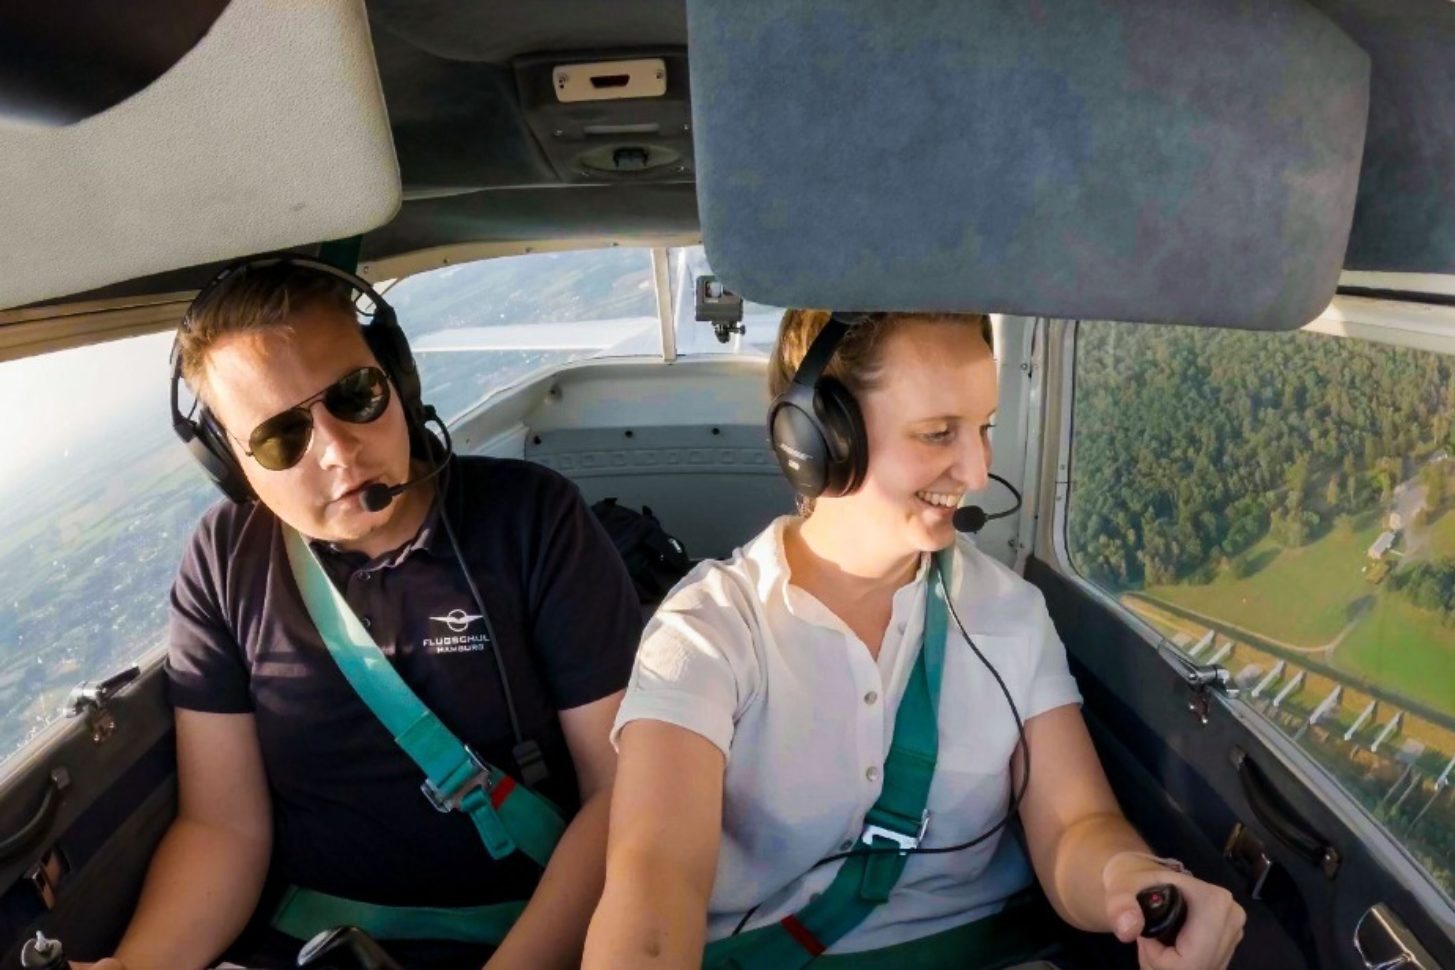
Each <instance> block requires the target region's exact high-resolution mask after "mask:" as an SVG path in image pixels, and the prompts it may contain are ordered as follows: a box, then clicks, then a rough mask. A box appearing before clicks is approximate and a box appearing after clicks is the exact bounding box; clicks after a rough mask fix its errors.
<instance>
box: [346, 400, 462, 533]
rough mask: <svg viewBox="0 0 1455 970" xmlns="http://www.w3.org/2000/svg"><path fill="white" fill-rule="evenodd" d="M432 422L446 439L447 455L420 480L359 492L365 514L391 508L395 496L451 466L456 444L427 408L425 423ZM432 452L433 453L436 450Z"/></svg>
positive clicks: (381, 485) (379, 486) (442, 423)
mask: <svg viewBox="0 0 1455 970" xmlns="http://www.w3.org/2000/svg"><path fill="white" fill-rule="evenodd" d="M430 421H434V422H435V423H437V424H438V425H439V427H440V433H441V434H442V435H443V436H444V439H445V453H444V454H443V455H441V456H440V460H439V461H437V462H435V466H434V467H433V468H431V469H430V470H429V471H427V472H425V473H424V474H423V475H420V476H419V477H418V478H411V479H410V480H409V481H407V482H404V483H402V484H399V485H385V484H384V483H383V482H375V483H374V484H372V485H367V486H365V487H364V489H363V491H361V492H359V504H360V505H362V506H363V507H364V511H365V512H382V511H384V510H385V509H387V508H388V507H389V503H390V502H392V501H394V498H395V496H397V495H398V494H399V493H400V492H402V491H404V490H405V489H406V488H412V487H414V486H415V485H418V484H419V483H420V482H427V481H429V480H430V479H431V478H434V477H435V476H436V475H438V474H439V473H440V472H441V471H443V470H444V467H445V465H447V464H449V461H450V456H451V455H453V454H454V453H455V445H454V442H452V441H450V431H449V429H448V428H446V427H445V423H444V422H443V421H441V420H440V419H439V418H438V417H437V416H436V415H435V413H434V408H432V407H426V408H425V423H426V424H427V423H429V422H430ZM425 437H428V435H426V436H425ZM430 450H431V451H433V450H434V449H430Z"/></svg>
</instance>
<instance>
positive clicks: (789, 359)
mask: <svg viewBox="0 0 1455 970" xmlns="http://www.w3.org/2000/svg"><path fill="white" fill-rule="evenodd" d="M832 316H833V312H832V311H830V310H788V311H786V312H785V313H784V314H783V322H782V324H781V325H780V326H779V327H778V340H777V341H776V342H775V343H774V344H773V354H772V356H771V357H769V359H768V390H769V392H770V393H771V394H772V396H773V397H774V398H777V397H778V396H779V395H780V394H782V393H783V392H784V391H786V390H788V385H789V384H791V383H793V375H794V374H795V373H797V372H798V365H799V364H800V363H802V362H803V358H804V355H806V354H807V353H808V348H809V347H810V346H812V345H813V342H814V340H815V339H816V338H817V337H818V335H819V333H820V332H821V331H822V330H823V328H824V327H825V326H826V325H827V324H828V322H829V318H830V317H832ZM910 323H954V324H962V325H964V326H970V327H975V328H977V331H978V332H979V334H980V336H981V339H983V340H984V341H985V346H986V347H989V348H991V350H992V351H993V350H994V348H995V344H994V343H993V338H992V336H991V327H990V317H988V316H986V315H985V314H983V313H916V312H913V311H901V312H894V313H871V314H868V315H867V316H865V317H864V318H863V319H862V321H861V322H859V323H856V324H855V325H854V326H852V327H850V328H849V330H848V332H847V333H845V334H844V338H843V339H842V340H841V341H839V346H838V347H837V349H835V351H834V356H833V358H832V359H830V361H829V363H828V366H827V367H826V368H824V372H823V376H824V377H832V378H834V379H835V380H837V381H838V382H839V383H841V384H843V385H844V386H845V387H846V388H848V389H849V392H850V393H852V394H853V395H854V396H855V397H856V398H857V397H860V396H862V395H863V394H864V393H865V392H866V391H872V390H874V389H875V388H876V387H878V386H879V384H880V382H881V381H882V380H883V378H884V344H885V341H886V340H887V339H888V338H889V335H890V334H892V333H894V332H895V331H896V330H898V329H899V328H900V327H903V326H904V325H906V324H910ZM813 505H814V502H813V499H811V498H804V497H803V496H801V495H800V496H798V512H799V514H800V515H803V516H808V515H811V514H812V513H813Z"/></svg>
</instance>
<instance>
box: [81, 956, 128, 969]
mask: <svg viewBox="0 0 1455 970" xmlns="http://www.w3.org/2000/svg"><path fill="white" fill-rule="evenodd" d="M71 970H126V964H124V963H122V962H121V961H120V960H118V959H116V958H115V957H106V958H105V959H103V960H98V961H96V962H95V963H77V962H76V961H75V960H72V961H71Z"/></svg>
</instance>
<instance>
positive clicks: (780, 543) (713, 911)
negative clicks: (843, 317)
mask: <svg viewBox="0 0 1455 970" xmlns="http://www.w3.org/2000/svg"><path fill="white" fill-rule="evenodd" d="M829 320H830V315H829V313H827V312H826V311H813V310H793V311H789V312H788V313H787V314H786V315H785V316H784V321H783V327H782V330H781V332H780V334H779V339H778V343H777V346H776V348H775V350H774V355H773V360H772V363H771V371H770V373H771V377H770V381H771V385H772V391H773V393H774V394H775V396H779V400H780V401H782V400H784V398H783V397H781V396H782V395H784V394H785V392H786V391H789V390H790V388H791V382H792V380H793V377H794V375H795V372H796V371H798V370H799V367H800V362H803V361H804V359H805V356H806V355H808V356H809V358H810V360H811V361H813V362H814V363H812V364H805V366H804V371H816V370H818V369H819V368H820V365H821V364H822V361H823V359H824V358H825V356H826V355H828V354H831V355H832V356H831V357H829V358H828V364H827V368H826V369H825V370H823V379H821V380H815V377H816V375H815V374H807V375H805V374H799V377H798V383H799V384H816V385H817V386H818V393H819V395H820V397H821V398H824V397H827V398H828V399H829V400H828V401H827V402H825V404H824V407H825V408H826V410H825V411H824V412H823V413H824V415H825V418H824V420H826V421H827V422H828V424H829V425H830V428H829V433H828V435H827V437H828V439H829V451H830V452H831V456H830V457H831V465H832V468H831V469H830V474H829V475H828V476H827V478H828V482H827V490H826V491H824V493H823V495H822V497H820V498H817V500H813V501H807V502H804V501H802V500H801V501H800V505H801V511H802V512H803V513H804V514H803V515H802V516H801V517H784V518H781V519H779V520H777V521H775V522H774V523H773V524H772V525H771V526H769V528H768V529H767V530H765V531H764V532H763V533H762V534H761V535H759V536H758V537H757V538H756V539H754V540H752V541H751V542H750V543H748V544H747V545H746V546H745V547H743V548H742V549H739V550H737V551H736V552H735V554H734V555H733V556H732V557H731V558H730V559H729V560H727V561H726V562H721V563H719V562H710V563H704V564H702V565H701V566H700V567H698V569H697V570H695V571H694V572H693V573H692V575H690V576H689V577H688V578H687V579H686V580H684V582H683V583H682V584H681V585H680V586H678V588H677V589H676V590H675V591H674V593H673V594H672V595H671V596H670V597H669V598H668V599H667V601H666V602H665V603H664V604H663V606H662V608H661V609H660V610H659V611H658V613H657V615H656V617H655V618H654V619H653V620H652V622H651V624H650V625H649V626H648V628H647V631H646V633H645V634H644V637H643V642H642V647H641V650H640V651H639V653H638V656H637V662H636V670H635V672H634V674H633V677H632V683H631V685H630V687H629V688H628V691H627V696H626V699H625V701H624V702H623V704H622V707H621V711H620V713H619V714H618V716H617V720H616V729H615V734H614V735H613V737H614V740H615V741H616V743H617V745H618V747H619V751H620V761H619V767H618V784H617V787H616V792H615V795H614V798H613V805H612V813H611V836H610V843H609V848H608V857H607V883H606V890H605V892H604V894H603V897H602V900H601V903H600V905H599V907H598V908H597V911H596V914H595V916H594V917H593V919H592V925H591V931H590V934H589V937H588V941H587V951H586V965H587V966H588V967H624V966H631V967H638V966H652V967H689V966H697V965H698V964H699V963H700V962H702V961H703V960H704V952H703V948H704V943H705V942H708V943H710V945H708V946H707V952H706V965H708V966H720V967H742V968H748V967H755V966H773V967H778V966H804V965H807V964H808V963H810V962H812V961H814V959H815V958H816V957H818V958H819V960H820V961H821V962H823V963H825V964H826V965H833V964H835V963H838V964H842V965H845V966H849V965H855V966H877V965H881V964H882V965H886V966H887V965H894V966H904V965H907V964H910V965H914V966H925V967H928V966H938V965H940V961H939V959H938V953H940V952H944V953H947V954H949V955H950V958H951V959H953V961H954V965H955V966H967V965H972V966H1000V965H1004V964H1006V963H1009V962H1016V961H1018V960H1021V959H1026V958H1028V957H1029V956H1031V955H1034V951H1035V950H1036V949H1037V944H1038V943H1040V944H1044V942H1045V941H1046V940H1047V939H1048V938H1050V937H1052V936H1054V927H1055V921H1054V920H1053V919H1050V918H1049V916H1048V915H1047V916H1046V917H1045V918H1040V919H1038V918H1036V916H1037V915H1038V912H1039V911H1038V909H1037V907H1036V905H1035V904H1034V903H1022V902H1021V899H1022V898H1023V897H1025V896H1026V895H1028V894H1027V893H1026V892H1025V890H1027V889H1028V888H1029V887H1031V886H1032V873H1031V868H1030V867H1034V876H1035V878H1036V879H1038V880H1039V882H1040V887H1041V889H1042V890H1043V891H1044V894H1045V897H1046V899H1048V900H1049V902H1050V904H1051V905H1052V906H1053V907H1054V909H1055V911H1056V913H1057V914H1059V916H1060V917H1061V918H1062V919H1064V920H1065V921H1066V922H1068V923H1070V924H1072V925H1073V926H1076V927H1079V928H1081V929H1084V930H1091V931H1098V932H1113V933H1115V934H1116V936H1117V937H1118V938H1119V939H1121V940H1122V941H1124V942H1130V941H1133V940H1136V941H1137V947H1138V950H1139V956H1140V959H1141V963H1142V965H1143V966H1147V967H1154V968H1164V967H1165V968H1190V967H1222V966H1225V965H1226V964H1227V963H1228V961H1229V959H1230V957H1231V954H1232V950H1233V947H1234V946H1235V945H1236V944H1237V941H1238V940H1239V939H1240V938H1241V936H1242V926H1243V918H1244V914H1243V912H1242V910H1241V909H1240V908H1239V907H1238V906H1237V904H1236V903H1234V901H1233V899H1232V897H1231V896H1230V895H1229V894H1228V893H1227V892H1226V891H1225V890H1223V889H1221V888H1219V887H1217V886H1213V885H1209V884H1207V883H1204V882H1200V881H1198V880H1197V879H1194V878H1193V877H1191V876H1190V875H1187V874H1185V873H1184V872H1183V871H1181V868H1180V866H1179V865H1178V864H1176V863H1174V862H1172V861H1171V860H1159V859H1157V858H1155V857H1154V856H1153V855H1152V854H1151V853H1150V852H1149V851H1148V849H1147V846H1146V844H1145V843H1144V842H1143V841H1142V839H1141V838H1140V837H1139V836H1138V835H1137V833H1136V832H1135V831H1133V829H1132V827H1131V825H1130V824H1129V823H1128V822H1127V821H1126V819H1125V818H1124V817H1123V816H1122V814H1121V812H1120V810H1119V809H1118V807H1117V804H1116V801H1115V799H1114V797H1113V796H1112V793H1111V791H1110V788H1109V787H1108V785H1107V782H1106V778H1105V775H1104V774H1103V772H1102V770H1101V766H1100V764H1099V762H1098V761H1097V758H1096V753H1095V751H1094V749H1093V748H1092V745H1091V741H1090V739H1089V737H1088V735H1087V731H1086V727H1085V724H1084V723H1083V721H1082V718H1081V713H1080V709H1079V707H1078V703H1079V701H1080V695H1079V694H1078V692H1077V689H1076V685H1075V682H1074V681H1073V680H1072V678H1071V676H1070V673H1069V672H1068V669H1067V666H1066V658H1065V652H1064V650H1063V648H1062V646H1061V642H1060V640H1059V639H1058V638H1057V636H1056V632H1055V630H1054V628H1053V627H1052V625H1051V621H1050V617H1049V615H1048V614H1047V612H1046V608H1045V605H1044V602H1043V600H1042V598H1041V595H1040V593H1039V591H1037V590H1036V589H1035V588H1034V587H1032V586H1031V585H1030V584H1028V583H1026V582H1025V581H1024V580H1023V579H1021V578H1020V577H1019V576H1017V575H1016V574H1015V573H1013V572H1012V571H1011V570H1008V569H1006V568H1005V567H1004V566H1002V565H1000V564H999V563H997V562H996V561H994V560H993V559H991V558H990V557H988V556H986V555H985V554H983V553H981V552H979V551H978V550H977V549H976V548H975V546H974V545H973V544H972V543H971V542H970V541H969V540H964V539H962V540H959V541H957V539H956V533H955V530H954V528H953V525H952V521H951V520H952V516H953V513H954V511H955V508H956V507H957V506H958V505H959V502H960V499H961V497H962V496H963V495H964V494H965V493H966V492H969V491H976V490H979V489H981V488H982V487H984V486H985V484H986V482H987V476H988V471H989V467H990V428H991V420H992V416H993V414H994V412H995V409H996V401H997V391H996V372H995V364H994V360H993V357H992V352H991V346H990V327H989V321H988V320H987V318H986V317H984V316H983V315H924V314H874V315H871V316H869V317H867V318H865V320H864V321H863V322H861V323H859V324H858V325H857V326H854V327H852V328H850V329H848V330H847V332H844V333H843V336H842V338H841V339H838V341H837V344H836V345H835V344H834V340H835V337H836V335H837V334H838V333H840V332H842V330H843V328H842V325H841V324H840V323H839V322H838V321H834V322H833V323H832V324H830V322H829ZM826 325H827V327H828V330H827V331H826ZM825 332H827V336H824V338H823V342H821V343H819V344H818V345H817V346H813V345H814V342H815V340H816V338H818V337H820V335H821V334H824V333H825ZM811 347H812V351H810V348H811ZM835 382H837V384H835ZM802 393H803V392H802V391H797V392H791V393H790V396H789V397H788V400H790V401H791V400H794V399H795V398H794V397H793V396H792V395H793V394H802ZM798 400H801V398H798ZM845 401H850V403H849V404H848V405H847V406H845V405H844V404H843V402H845ZM836 402H838V403H836ZM855 404H856V405H857V410H859V411H860V412H861V414H862V424H861V426H860V427H859V428H858V430H856V428H855V418H854V416H853V414H852V411H853V410H854V409H855V408H854V406H853V405H855ZM830 412H833V413H830ZM839 412H842V413H839ZM836 415H837V416H836ZM782 424H783V422H781V421H775V426H777V425H782ZM778 431H779V432H781V433H780V434H779V439H778V440H777V441H775V444H776V445H777V446H778V451H779V455H780V458H781V459H782V460H783V461H784V463H785V470H787V471H789V473H790V477H791V478H793V479H794V481H795V486H796V487H799V488H800V489H801V491H802V490H807V491H808V492H809V493H810V494H811V493H812V492H814V491H817V490H818V489H819V488H820V487H822V483H821V482H820V483H818V484H815V481H814V479H815V476H814V475H813V474H812V472H813V470H814V467H815V466H814V462H813V458H812V455H811V454H810V452H811V451H812V449H805V448H804V447H803V446H802V444H801V443H793V442H790V443H788V446H787V447H784V444H785V443H784V441H783V440H782V434H789V435H792V434H794V432H792V431H791V430H788V429H786V428H782V427H779V428H778ZM856 438H857V439H858V440H857V441H856V440H855V439H856ZM795 440H796V439H795ZM856 448H857V449H858V452H855V449H856ZM865 451H867V461H864V460H863V459H864V457H865V455H864V454H863V453H864V452H865ZM800 460H802V462H803V463H804V464H806V465H807V466H809V467H808V469H807V472H805V468H803V467H800ZM856 462H857V464H856ZM820 464H821V463H820ZM836 493H837V494H836ZM942 551H943V552H942ZM936 553H938V555H933V554H936ZM946 593H947V594H948V601H946V600H945V598H944V597H945V595H946ZM947 612H948V613H949V618H948V619H946V613H947ZM962 621H963V624H962ZM927 628H928V629H927ZM946 629H947V630H948V632H943V631H944V630H946ZM924 724H927V725H928V728H927V729H926V730H927V732H928V739H927V741H926V744H927V746H928V751H927V752H926V751H925V750H922V749H923V748H924V747H925V745H921V749H920V755H921V757H920V758H919V761H918V762H916V760H915V758H913V757H911V756H908V755H904V754H903V752H902V751H898V752H896V751H892V748H896V747H897V748H908V749H914V747H915V746H914V744H913V743H912V742H913V738H911V737H910V735H912V734H913V732H914V730H915V727H916V725H924ZM891 742H893V744H891ZM915 764H919V768H918V769H916V768H915V767H914V765H915ZM1027 766H1029V768H1028V769H1027ZM916 770H919V771H920V774H919V775H916V774H915V772H916ZM1013 776H1014V777H1013ZM915 778H920V779H921V781H922V782H923V784H922V786H921V789H920V790H919V791H918V793H917V794H915V793H914V791H912V790H913V789H914V787H915ZM906 779H908V781H906ZM926 785H927V792H926V791H925V790H924V786H926ZM1013 789H1014V790H1013ZM907 791H908V792H910V794H908V795H906V792H907ZM1012 799H1014V802H1013V807H1012V808H1007V805H1008V803H1012ZM921 807H922V808H923V814H921V811H920V810H921ZM1012 812H1014V813H1015V814H1017V815H1018V817H1019V821H1020V823H1021V825H1022V827H1023V830H1024V833H1025V842H1026V846H1027V848H1028V850H1029V856H1030V859H1029V863H1030V866H1028V865H1027V860H1026V858H1025V855H1024V854H1023V852H1022V850H1021V848H1020V845H1019V844H1018V842H1017V840H1016V839H1015V838H1013V837H1007V836H1006V834H1005V831H1004V829H1003V826H1004V823H1005V822H1006V821H1008V820H1009V819H1008V817H1009V816H1010V815H1011V814H1012ZM916 820H918V821H919V823H920V824H919V826H918V829H919V830H918V831H915V828H916V826H915V821H916ZM966 843H970V844H969V845H966ZM961 845H964V846H965V847H964V848H959V849H955V850H952V851H946V852H928V853H927V852H923V851H922V850H924V849H935V848H948V847H953V846H961ZM901 849H908V850H911V851H909V852H907V853H906V854H900V850H901ZM1160 884H1172V885H1174V886H1176V887H1177V888H1178V889H1179V890H1180V892H1181V893H1182V896H1183V898H1184V900H1185V902H1186V904H1187V909H1188V917H1187V922H1186V925H1185V926H1184V927H1183V929H1182V931H1181V933H1180V935H1179V936H1178V937H1177V939H1176V943H1175V946H1172V947H1169V946H1164V945H1162V944H1160V943H1158V942H1155V941H1153V940H1149V939H1140V938H1139V936H1138V934H1139V933H1140V931H1141V930H1142V925H1143V918H1142V914H1141V911H1140V909H1139V907H1138V905H1137V903H1136V894H1137V893H1138V892H1139V891H1141V890H1143V889H1145V888H1147V887H1151V886H1155V885H1160ZM825 952H826V953H827V955H826V956H824V957H819V954H822V953H825ZM842 954H850V955H852V956H841V955H842ZM972 954H973V957H971V959H970V962H969V963H968V964H967V962H966V961H967V956H971V955H972Z"/></svg>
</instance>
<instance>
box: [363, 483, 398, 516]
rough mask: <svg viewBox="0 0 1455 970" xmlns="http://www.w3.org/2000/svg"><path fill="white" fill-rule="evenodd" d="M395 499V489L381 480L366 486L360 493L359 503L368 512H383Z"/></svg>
mask: <svg viewBox="0 0 1455 970" xmlns="http://www.w3.org/2000/svg"><path fill="white" fill-rule="evenodd" d="M392 501H394V489H392V488H390V487H389V486H388V485H385V484H383V483H381V482H375V483H374V484H372V485H368V486H365V487H364V490H363V491H362V492H360V493H359V504H360V505H362V506H363V507H364V511H366V512H382V511H384V510H385V509H387V508H388V507H389V503H390V502H392Z"/></svg>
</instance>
